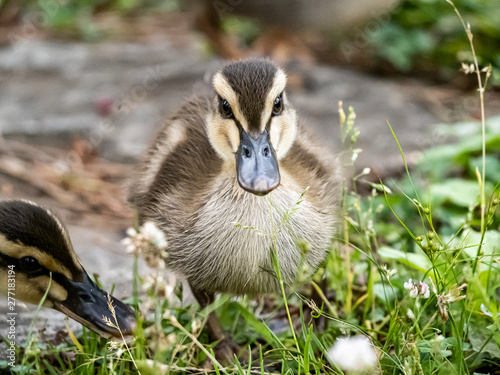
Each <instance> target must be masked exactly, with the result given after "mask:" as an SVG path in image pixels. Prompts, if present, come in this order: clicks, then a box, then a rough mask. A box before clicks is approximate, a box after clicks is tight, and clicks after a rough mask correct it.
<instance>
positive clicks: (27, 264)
mask: <svg viewBox="0 0 500 375" xmlns="http://www.w3.org/2000/svg"><path fill="white" fill-rule="evenodd" d="M19 267H20V268H21V270H22V271H23V272H25V273H27V274H33V273H36V272H38V271H40V270H41V269H42V266H41V265H40V263H38V260H36V259H35V258H33V257H30V256H27V257H22V258H21V260H20V262H19Z"/></svg>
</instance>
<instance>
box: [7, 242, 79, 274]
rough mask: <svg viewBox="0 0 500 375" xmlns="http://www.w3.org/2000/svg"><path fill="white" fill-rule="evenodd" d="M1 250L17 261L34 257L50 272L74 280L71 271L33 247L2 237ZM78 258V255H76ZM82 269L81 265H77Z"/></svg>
mask: <svg viewBox="0 0 500 375" xmlns="http://www.w3.org/2000/svg"><path fill="white" fill-rule="evenodd" d="M0 249H2V253H3V254H5V255H7V256H9V257H11V258H15V259H21V258H23V257H26V256H32V257H33V258H35V259H36V260H37V261H38V263H40V264H41V265H42V266H43V267H45V268H47V269H48V270H49V271H52V272H57V273H60V274H62V275H64V276H66V277H67V278H68V279H72V276H71V272H70V271H69V269H68V268H67V267H66V266H64V265H63V264H61V262H59V261H57V260H56V259H54V258H53V257H52V256H51V255H49V254H47V253H45V252H43V251H41V250H39V249H37V248H36V247H32V246H25V245H23V244H21V243H16V242H12V241H9V240H8V239H7V238H6V237H5V236H3V235H0ZM75 257H76V255H75ZM76 264H77V265H78V267H79V268H81V266H80V263H79V262H78V263H76Z"/></svg>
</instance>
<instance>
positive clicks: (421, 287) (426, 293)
mask: <svg viewBox="0 0 500 375" xmlns="http://www.w3.org/2000/svg"><path fill="white" fill-rule="evenodd" d="M404 287H405V289H406V290H408V291H410V297H411V298H429V297H430V295H431V291H430V289H429V285H427V284H426V283H424V282H418V283H414V282H413V281H412V279H409V280H408V281H407V282H406V283H404Z"/></svg>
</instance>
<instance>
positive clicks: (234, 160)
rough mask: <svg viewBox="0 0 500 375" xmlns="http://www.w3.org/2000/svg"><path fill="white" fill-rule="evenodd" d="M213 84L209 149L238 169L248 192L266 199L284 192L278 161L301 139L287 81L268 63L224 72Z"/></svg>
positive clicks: (231, 66) (254, 62) (236, 65)
mask: <svg viewBox="0 0 500 375" xmlns="http://www.w3.org/2000/svg"><path fill="white" fill-rule="evenodd" d="M212 84H213V87H214V89H215V92H216V96H215V98H214V100H213V106H212V110H211V112H210V113H209V115H208V117H207V119H206V122H207V132H208V137H209V139H210V143H211V144H212V146H213V148H214V149H215V151H216V152H217V153H218V154H219V156H220V157H221V158H222V159H223V160H224V161H225V162H226V163H228V164H234V167H235V169H234V170H235V173H236V177H237V180H238V183H239V185H240V186H241V187H242V188H243V189H245V190H246V191H249V192H251V193H253V194H256V195H265V194H267V193H269V192H270V191H272V190H273V189H275V188H277V187H278V186H279V184H280V171H279V160H281V159H282V158H283V157H285V155H286V154H287V152H288V151H289V150H290V148H291V147H292V145H293V142H294V140H295V136H296V134H297V119H296V115H295V110H294V109H293V108H292V106H291V105H290V103H289V101H288V98H287V95H286V93H285V87H286V75H285V73H284V72H283V70H281V69H280V68H278V67H277V66H276V65H274V64H273V63H272V62H270V61H269V60H264V59H260V60H243V61H238V62H233V63H230V64H228V65H226V66H225V67H223V68H222V69H221V70H220V71H219V72H217V73H216V74H215V75H214V77H213V80H212Z"/></svg>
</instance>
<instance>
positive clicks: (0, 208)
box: [0, 200, 135, 336]
mask: <svg viewBox="0 0 500 375" xmlns="http://www.w3.org/2000/svg"><path fill="white" fill-rule="evenodd" d="M51 274H52V280H51V279H50V277H51ZM12 276H13V278H12ZM8 280H9V281H8ZM12 280H13V281H14V282H12ZM49 284H50V289H49V290H48V292H47V289H48V288H49ZM0 289H1V292H2V294H5V295H7V294H8V292H11V293H14V294H13V295H12V294H10V296H11V297H14V298H16V299H19V300H22V301H25V302H29V303H33V304H38V303H40V301H41V300H42V298H43V296H44V295H45V293H46V292H47V297H46V299H45V301H44V303H43V306H44V307H49V308H53V309H55V310H58V311H60V312H62V313H64V314H66V315H68V316H69V317H71V318H73V319H74V320H76V321H78V322H79V323H81V324H83V325H85V326H86V327H88V328H90V329H92V330H93V331H95V332H97V333H99V334H101V335H102V336H111V335H112V336H120V333H119V332H118V330H116V329H115V328H112V327H109V326H108V325H106V323H105V322H104V321H103V315H105V316H108V317H110V316H111V313H110V311H109V307H108V295H107V293H106V292H104V291H103V290H101V289H100V288H99V287H98V286H97V285H96V284H95V283H94V282H93V281H92V280H91V279H90V277H89V276H88V274H87V272H86V271H85V269H84V268H83V267H82V265H81V264H80V261H79V260H78V257H77V256H76V254H75V252H74V250H73V246H72V244H71V241H70V238H69V235H68V233H67V231H66V229H65V227H64V226H63V224H62V223H61V222H60V221H59V220H58V219H57V218H56V217H55V216H54V215H53V214H52V213H51V212H50V211H47V210H45V209H44V208H42V207H40V206H38V205H37V204H35V203H33V202H29V201H21V200H6V201H0ZM111 300H112V304H113V306H114V307H115V312H116V316H117V319H118V324H119V327H120V329H121V331H122V333H123V334H130V333H131V332H132V330H133V328H134V327H135V317H134V313H133V311H132V310H131V309H130V308H129V307H128V306H127V305H125V304H124V303H122V302H121V301H119V300H117V299H115V298H113V297H111Z"/></svg>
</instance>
